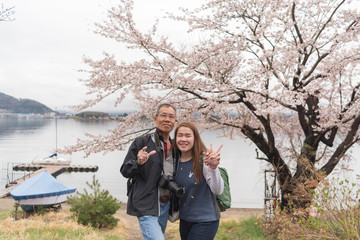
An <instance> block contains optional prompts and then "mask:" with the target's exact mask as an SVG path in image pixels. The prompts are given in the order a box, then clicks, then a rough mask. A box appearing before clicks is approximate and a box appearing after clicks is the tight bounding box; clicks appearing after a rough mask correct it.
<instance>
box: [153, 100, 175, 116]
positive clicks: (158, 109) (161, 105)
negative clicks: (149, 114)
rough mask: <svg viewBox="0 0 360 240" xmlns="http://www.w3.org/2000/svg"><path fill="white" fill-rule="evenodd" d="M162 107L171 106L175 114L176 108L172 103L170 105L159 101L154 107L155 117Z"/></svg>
mask: <svg viewBox="0 0 360 240" xmlns="http://www.w3.org/2000/svg"><path fill="white" fill-rule="evenodd" d="M162 107H167V108H169V107H171V108H172V109H174V111H175V114H176V108H175V107H174V106H173V105H171V104H170V103H161V104H160V105H159V106H158V107H157V108H156V113H155V117H157V116H158V115H159V113H160V109H161V108H162Z"/></svg>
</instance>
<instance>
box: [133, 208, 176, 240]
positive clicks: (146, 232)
mask: <svg viewBox="0 0 360 240" xmlns="http://www.w3.org/2000/svg"><path fill="white" fill-rule="evenodd" d="M169 208H170V202H167V203H162V202H160V216H150V215H147V216H142V217H138V220H139V224H140V228H141V231H142V235H143V238H144V240H163V239H164V232H165V228H166V224H167V220H168V214H169Z"/></svg>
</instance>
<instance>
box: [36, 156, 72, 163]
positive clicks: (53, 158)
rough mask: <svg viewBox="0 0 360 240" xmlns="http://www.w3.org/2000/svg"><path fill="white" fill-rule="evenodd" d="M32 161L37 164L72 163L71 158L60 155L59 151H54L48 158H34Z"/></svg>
mask: <svg viewBox="0 0 360 240" xmlns="http://www.w3.org/2000/svg"><path fill="white" fill-rule="evenodd" d="M31 163H32V164H35V165H70V163H71V160H69V159H66V158H62V157H59V156H58V155H57V153H54V154H53V155H51V156H49V157H46V158H40V159H34V160H32V162H31Z"/></svg>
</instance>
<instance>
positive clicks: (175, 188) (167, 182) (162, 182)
mask: <svg viewBox="0 0 360 240" xmlns="http://www.w3.org/2000/svg"><path fill="white" fill-rule="evenodd" d="M159 186H160V187H162V188H164V189H168V190H169V191H170V192H172V193H174V194H175V196H176V197H178V198H179V197H181V196H182V195H183V194H184V188H182V187H180V186H179V185H178V184H177V183H176V182H175V181H174V179H173V177H172V176H164V175H162V176H161V177H160V179H159Z"/></svg>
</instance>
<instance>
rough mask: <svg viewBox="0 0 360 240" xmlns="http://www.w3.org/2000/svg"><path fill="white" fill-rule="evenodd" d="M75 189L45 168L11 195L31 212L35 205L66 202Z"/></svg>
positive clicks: (51, 204) (15, 189)
mask: <svg viewBox="0 0 360 240" xmlns="http://www.w3.org/2000/svg"><path fill="white" fill-rule="evenodd" d="M75 191H76V188H70V187H68V186H66V185H64V184H62V183H61V182H59V181H58V180H57V179H56V178H54V177H53V176H52V175H51V174H50V173H48V171H46V170H45V171H44V172H42V173H40V174H38V175H36V176H34V177H31V178H29V179H27V180H25V181H24V182H23V183H21V184H20V185H19V186H17V187H16V188H14V189H13V190H12V191H11V192H10V195H11V196H12V197H13V198H14V200H15V201H17V203H18V204H19V205H20V206H21V207H22V208H23V209H24V210H25V211H29V212H30V211H32V210H33V209H34V206H46V207H48V206H53V205H56V204H60V203H62V202H65V201H66V200H67V198H68V197H69V196H71V195H72V194H74V192H75Z"/></svg>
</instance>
